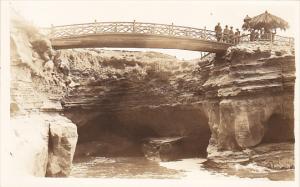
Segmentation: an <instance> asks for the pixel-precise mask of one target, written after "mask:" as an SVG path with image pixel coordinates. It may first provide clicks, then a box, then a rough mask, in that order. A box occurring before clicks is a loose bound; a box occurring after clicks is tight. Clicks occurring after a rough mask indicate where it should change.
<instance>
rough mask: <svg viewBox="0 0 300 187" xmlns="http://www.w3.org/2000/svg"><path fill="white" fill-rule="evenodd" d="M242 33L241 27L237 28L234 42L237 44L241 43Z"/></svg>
mask: <svg viewBox="0 0 300 187" xmlns="http://www.w3.org/2000/svg"><path fill="white" fill-rule="evenodd" d="M240 35H241V32H240V31H239V29H236V32H235V33H234V39H235V40H234V43H235V44H238V43H240Z"/></svg>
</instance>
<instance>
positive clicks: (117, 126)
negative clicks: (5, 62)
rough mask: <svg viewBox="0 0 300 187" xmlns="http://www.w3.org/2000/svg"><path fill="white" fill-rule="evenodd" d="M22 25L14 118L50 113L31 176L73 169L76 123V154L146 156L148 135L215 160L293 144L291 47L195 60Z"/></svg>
mask: <svg viewBox="0 0 300 187" xmlns="http://www.w3.org/2000/svg"><path fill="white" fill-rule="evenodd" d="M24 23H25V22H24V21H18V20H17V19H15V20H13V24H12V33H11V51H12V53H11V59H12V63H11V66H12V68H11V71H12V74H11V75H12V77H11V85H12V86H11V116H12V119H15V118H16V119H17V118H19V117H21V118H23V119H27V118H28V120H30V119H31V117H32V115H43V116H44V117H43V118H42V119H41V122H38V123H40V124H46V125H42V126H43V128H40V130H39V131H38V132H37V136H39V142H40V143H41V144H42V145H43V146H41V147H40V149H39V150H35V151H34V152H32V154H31V155H38V154H35V153H38V152H40V153H41V154H40V155H38V156H31V161H30V162H28V163H33V162H39V164H38V165H37V168H35V169H32V170H31V172H29V173H31V174H33V175H37V176H43V175H45V172H46V173H47V175H48V176H67V175H68V173H69V172H70V166H71V163H72V158H73V155H74V150H75V145H76V141H77V133H76V130H77V129H76V126H77V127H78V134H79V143H80V145H79V149H78V152H77V153H76V154H77V155H91V154H92V155H105V156H106V155H110V154H111V155H118V154H122V153H124V151H125V152H127V153H130V155H134V154H140V153H141V152H142V151H141V150H142V144H143V140H145V139H149V138H150V139H151V138H158V139H164V138H172V137H173V138H174V137H185V139H186V143H185V145H184V146H183V148H182V150H183V152H189V153H190V155H188V156H199V155H201V154H204V155H206V154H208V158H210V159H216V156H218V154H221V155H222V154H223V153H226V151H235V152H234V153H233V155H241V154H242V153H244V152H245V150H248V149H251V150H252V152H253V150H254V151H255V149H256V148H257V150H259V148H258V147H260V146H261V144H264V143H281V142H290V143H292V142H293V141H294V131H293V129H294V107H293V100H294V81H295V56H294V49H293V48H292V47H290V46H283V45H277V44H276V43H274V44H273V45H269V43H257V42H254V43H245V44H240V45H237V46H234V47H231V48H229V49H228V51H227V53H226V54H225V55H224V56H219V55H215V56H212V57H210V58H207V59H205V60H203V61H199V62H198V63H192V62H187V61H181V60H178V59H176V58H175V57H172V56H169V55H164V54H161V53H155V52H128V51H107V50H99V49H85V50H82V49H81V50H79V49H76V50H61V51H53V50H52V48H51V46H50V43H49V40H47V38H45V37H43V36H42V35H40V34H32V33H36V32H37V31H36V30H35V28H34V27H31V26H29V25H26V24H24ZM14 25H15V26H14ZM45 85H46V86H45ZM61 115H65V116H64V117H63V116H61ZM65 117H67V118H69V119H70V120H71V121H72V122H71V121H69V120H67V119H66V118H65ZM75 124H76V126H75ZM37 126H38V125H37ZM18 128H19V127H18ZM37 128H38V127H37ZM47 130H48V132H49V134H48V135H47V134H46V135H45V133H44V131H45V132H46V131H47ZM15 131H18V130H15ZM24 135H25V134H24ZM20 136H22V133H20ZM41 137H42V138H41ZM25 139H26V138H25ZM108 140H109V141H108ZM120 142H122V143H120ZM47 144H48V145H49V146H48V147H46V146H44V145H47ZM120 145H122V146H124V147H125V148H120V147H121V146H120ZM278 145H280V144H278ZM28 146H30V145H28ZM114 147H116V148H114ZM154 147H155V146H154ZM44 148H45V149H44ZM271 148H272V146H271ZM151 149H152V148H151ZM28 150H30V149H28ZM136 150H139V151H136ZM165 150H166V149H164V148H162V151H165ZM170 150H171V149H170ZM257 150H256V152H255V154H262V155H266V154H265V153H262V152H260V151H257ZM47 152H48V154H47ZM151 152H154V151H151ZM166 152H168V151H166ZM171 152H172V151H171ZM206 152H207V153H206ZM266 152H270V149H266ZM156 153H157V152H155V154H156ZM276 154H277V153H276ZM276 154H275V153H274V155H276ZM242 155H244V156H243V157H242V158H247V159H248V160H249V158H251V161H252V162H257V163H258V162H260V163H263V165H274V163H270V162H269V161H267V160H266V159H265V158H266V157H263V158H262V159H258V158H257V159H258V160H259V161H258V160H257V159H256V157H252V156H251V155H249V154H242ZM287 155H289V156H290V154H287ZM281 156H282V155H281ZM281 156H280V158H281ZM232 157H233V158H234V156H232ZM255 159H256V160H255ZM275 160H276V159H274V161H275ZM277 160H278V159H277ZM291 160H292V159H287V160H286V163H287V164H289V163H292V161H291ZM45 165H47V166H45ZM275 165H276V164H275ZM45 167H46V168H45ZM274 168H275V169H276V168H281V164H278V166H274Z"/></svg>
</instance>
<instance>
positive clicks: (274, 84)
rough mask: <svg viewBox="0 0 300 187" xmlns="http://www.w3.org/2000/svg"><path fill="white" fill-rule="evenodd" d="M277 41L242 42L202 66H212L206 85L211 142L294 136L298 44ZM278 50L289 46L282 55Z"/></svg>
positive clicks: (234, 144)
mask: <svg viewBox="0 0 300 187" xmlns="http://www.w3.org/2000/svg"><path fill="white" fill-rule="evenodd" d="M258 46H259V47H260V48H259V47H258ZM273 47H274V48H272V50H271V49H270V48H269V46H268V45H267V46H266V45H265V44H263V43H262V44H260V43H255V44H251V43H250V44H242V45H240V46H239V45H238V46H235V47H232V48H230V49H229V50H228V52H227V54H226V56H224V57H223V58H216V59H215V60H214V61H211V62H210V63H208V65H207V64H204V65H203V66H201V68H202V69H209V76H208V79H207V80H206V82H205V83H204V85H203V87H204V90H205V93H206V98H207V102H206V106H207V108H208V109H209V110H208V113H207V115H208V116H209V123H210V127H211V129H212V139H211V141H210V142H211V143H210V148H211V146H217V149H221V150H222V149H224V150H238V149H243V148H247V147H252V146H255V145H258V144H259V143H261V142H262V141H263V142H280V141H293V139H294V132H293V129H294V106H293V100H294V96H293V95H294V91H293V90H294V81H295V62H294V60H295V59H294V56H293V49H292V48H288V47H286V46H273ZM276 51H283V52H282V53H280V55H279V56H278V54H277V53H276ZM276 54H277V55H276ZM206 71H207V70H206ZM216 100H217V101H216ZM209 150H214V149H209Z"/></svg>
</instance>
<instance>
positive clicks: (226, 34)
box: [223, 25, 229, 43]
mask: <svg viewBox="0 0 300 187" xmlns="http://www.w3.org/2000/svg"><path fill="white" fill-rule="evenodd" d="M223 41H224V42H226V43H228V42H229V29H228V25H225V29H224V31H223Z"/></svg>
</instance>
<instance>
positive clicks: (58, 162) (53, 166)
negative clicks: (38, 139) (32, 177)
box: [46, 117, 78, 177]
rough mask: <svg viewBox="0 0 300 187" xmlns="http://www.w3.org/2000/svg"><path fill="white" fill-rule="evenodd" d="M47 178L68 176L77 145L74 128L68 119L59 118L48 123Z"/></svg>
mask: <svg viewBox="0 0 300 187" xmlns="http://www.w3.org/2000/svg"><path fill="white" fill-rule="evenodd" d="M49 136H50V138H49V158H48V165H47V173H46V176H48V177H65V176H68V175H69V174H70V171H71V166H72V161H73V156H74V152H75V147H76V143H77V137H78V135H77V130H76V126H75V125H74V124H73V123H72V122H71V121H70V120H68V119H66V118H62V117H60V119H59V120H57V119H56V120H55V121H51V122H50V129H49Z"/></svg>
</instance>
